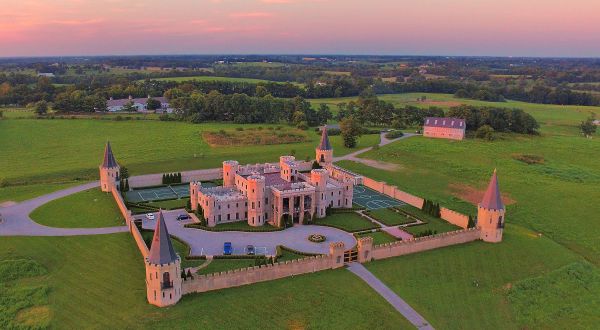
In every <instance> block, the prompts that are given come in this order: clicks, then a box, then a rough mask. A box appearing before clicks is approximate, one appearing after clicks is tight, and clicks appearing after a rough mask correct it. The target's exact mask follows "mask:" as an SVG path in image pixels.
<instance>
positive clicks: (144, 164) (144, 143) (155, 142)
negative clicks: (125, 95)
mask: <svg viewBox="0 0 600 330" xmlns="http://www.w3.org/2000/svg"><path fill="white" fill-rule="evenodd" d="M240 126H242V125H234V124H198V125H195V124H189V123H181V122H159V121H104V120H91V119H90V120H88V119H81V120H26V119H25V120H0V140H1V141H19V143H16V142H14V143H2V144H0V154H3V155H6V157H5V160H6V162H4V163H3V164H2V166H3V170H2V172H1V173H0V176H1V177H0V181H3V182H7V183H9V184H13V183H27V184H31V183H42V182H64V181H72V180H74V179H82V178H85V179H96V178H97V176H98V167H97V166H98V164H99V163H100V161H101V158H102V153H103V150H104V144H105V143H106V141H107V140H110V141H111V143H112V146H113V151H114V152H115V156H116V158H117V161H118V162H119V163H120V164H121V165H125V166H127V167H128V168H129V170H130V173H131V174H132V175H138V174H146V173H161V172H169V171H173V172H175V171H182V170H190V169H200V168H211V167H219V166H221V163H222V161H223V160H226V159H236V160H238V161H240V163H242V164H244V163H257V162H264V161H277V160H278V159H279V156H280V155H284V154H290V153H292V152H294V153H295V155H296V157H297V158H299V159H305V158H306V157H310V159H313V158H314V148H315V145H316V144H317V143H318V140H319V135H318V134H316V133H314V132H311V131H309V132H307V139H308V141H307V142H302V143H293V144H280V145H268V146H254V145H252V146H231V147H223V146H220V147H218V148H212V147H210V146H209V145H208V144H207V143H206V142H205V141H204V140H203V139H202V137H201V132H202V131H204V130H211V131H215V130H219V129H233V128H235V127H240ZM258 126H262V127H265V128H267V127H268V126H275V125H243V127H245V128H248V127H258ZM56 132H61V134H56ZM378 139H379V137H378V136H376V135H366V136H363V137H361V138H360V140H359V145H358V147H357V148H364V147H366V146H372V145H374V144H376V143H377V142H378ZM331 141H332V144H333V147H334V148H335V150H336V151H335V154H336V155H343V154H346V153H349V152H351V151H353V150H356V149H348V148H344V147H343V142H342V139H341V137H340V136H335V137H332V138H331Z"/></svg>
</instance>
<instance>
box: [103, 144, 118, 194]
mask: <svg viewBox="0 0 600 330" xmlns="http://www.w3.org/2000/svg"><path fill="white" fill-rule="evenodd" d="M99 169H100V189H102V191H104V192H111V191H112V188H113V187H118V186H119V180H120V179H119V171H120V170H121V168H120V167H119V164H117V161H116V159H115V156H114V155H113V152H112V148H111V147H110V142H106V147H105V148H104V159H103V160H102V165H100V166H99Z"/></svg>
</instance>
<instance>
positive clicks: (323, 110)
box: [317, 103, 333, 125]
mask: <svg viewBox="0 0 600 330" xmlns="http://www.w3.org/2000/svg"><path fill="white" fill-rule="evenodd" d="M317 118H318V120H319V125H325V124H327V121H328V120H329V119H331V118H333V115H332V114H331V111H330V110H329V106H328V105H327V104H325V103H321V104H319V110H317Z"/></svg>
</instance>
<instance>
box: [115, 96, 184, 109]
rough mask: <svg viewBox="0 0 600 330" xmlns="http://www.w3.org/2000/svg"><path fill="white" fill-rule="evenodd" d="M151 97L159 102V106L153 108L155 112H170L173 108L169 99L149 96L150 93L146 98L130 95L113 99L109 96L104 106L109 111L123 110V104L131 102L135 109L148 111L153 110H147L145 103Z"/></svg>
mask: <svg viewBox="0 0 600 330" xmlns="http://www.w3.org/2000/svg"><path fill="white" fill-rule="evenodd" d="M151 98H152V99H155V100H157V101H159V102H160V104H161V106H160V108H158V109H156V110H155V111H156V112H157V113H164V112H166V113H172V112H173V109H172V108H171V107H170V106H169V101H167V99H166V98H165V97H150V95H148V97H147V98H135V99H134V98H132V97H131V95H130V96H129V98H126V99H118V100H115V99H113V98H112V97H111V98H110V100H108V101H107V102H106V107H107V109H108V111H109V112H116V111H123V109H124V108H125V106H126V105H127V104H128V103H131V104H132V106H133V107H134V108H136V109H137V110H136V111H138V112H149V111H153V110H149V109H148V108H147V106H146V104H147V103H148V100H149V99H151Z"/></svg>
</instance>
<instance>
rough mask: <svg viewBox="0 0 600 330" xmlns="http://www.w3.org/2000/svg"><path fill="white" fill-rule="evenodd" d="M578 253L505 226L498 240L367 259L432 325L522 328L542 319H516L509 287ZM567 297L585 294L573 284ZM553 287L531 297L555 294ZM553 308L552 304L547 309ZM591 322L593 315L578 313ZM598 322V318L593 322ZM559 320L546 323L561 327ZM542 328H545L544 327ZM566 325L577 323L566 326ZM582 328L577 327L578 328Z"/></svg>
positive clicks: (567, 305) (573, 302)
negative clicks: (392, 256) (555, 322)
mask: <svg viewBox="0 0 600 330" xmlns="http://www.w3.org/2000/svg"><path fill="white" fill-rule="evenodd" d="M577 260H582V259H581V258H580V257H578V256H577V255H575V254H574V253H572V252H571V251H569V250H567V249H565V248H563V247H562V246H560V245H558V244H556V243H555V242H553V241H552V240H550V239H548V238H545V237H541V238H540V237H538V236H537V235H536V233H535V232H532V231H529V230H526V229H524V228H522V227H518V226H516V225H512V226H511V225H508V226H507V229H506V231H505V234H504V241H503V242H502V243H500V244H489V243H483V242H480V241H478V242H473V243H468V244H464V245H457V246H452V247H447V248H443V249H437V250H433V251H428V252H423V253H419V254H412V255H408V256H402V257H396V258H391V259H385V260H378V261H374V262H371V263H369V264H366V266H367V268H368V269H369V270H370V271H371V272H373V273H374V274H375V275H376V276H377V277H378V278H379V279H380V280H382V281H383V282H384V283H386V284H387V285H388V286H389V287H390V288H391V289H392V290H394V291H395V292H396V293H398V295H399V296H400V297H402V298H403V299H405V300H406V301H407V302H408V303H409V304H410V305H411V306H412V307H413V308H415V309H416V310H417V311H419V313H421V314H422V315H423V316H424V317H425V319H427V320H428V321H429V322H431V324H432V325H433V326H434V327H435V328H436V329H522V328H538V327H539V326H540V324H535V323H528V324H526V326H524V325H523V324H520V323H519V322H517V319H516V314H515V313H514V312H513V309H514V308H513V307H517V308H519V307H521V306H522V305H521V303H519V304H518V305H516V306H512V305H511V303H510V302H508V301H507V297H506V293H507V292H508V289H509V288H510V287H511V286H513V285H515V284H516V283H519V281H520V280H523V279H526V278H530V277H535V276H539V275H540V274H544V273H546V272H549V271H552V270H554V269H557V268H559V267H562V266H564V265H567V264H570V263H572V262H575V261H577ZM571 289H573V290H574V291H573V292H571V293H570V295H569V296H570V297H575V296H576V295H580V294H581V295H584V296H586V297H589V293H587V292H586V289H585V288H584V287H583V286H572V287H571ZM557 294H560V293H559V292H556V291H550V292H547V293H546V295H547V296H544V295H541V296H536V298H533V297H532V298H531V299H533V300H537V299H543V300H541V301H540V303H541V302H542V301H548V302H549V301H553V299H559V298H560V296H557ZM562 306H563V307H564V309H563V310H564V311H568V310H570V309H571V308H579V307H580V302H579V301H578V300H577V299H570V300H569V301H565V302H564V304H563V305H562ZM548 309H551V308H548ZM552 317H553V318H554V319H555V320H559V321H560V320H563V321H567V320H571V319H573V318H579V317H580V316H579V315H573V314H571V313H568V312H567V313H561V314H558V315H553V316H552ZM581 317H582V318H587V322H588V323H586V322H584V321H580V322H581V323H580V324H593V323H589V322H592V320H593V316H592V315H581ZM595 322H596V323H595V324H596V325H597V324H598V323H597V318H596V321H595ZM560 324H561V323H558V324H556V325H552V324H548V327H549V328H558V329H560V328H563V327H561V326H560ZM544 328H545V327H544ZM568 328H571V329H572V328H578V327H577V326H575V327H570V326H568ZM579 328H581V327H579Z"/></svg>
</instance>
